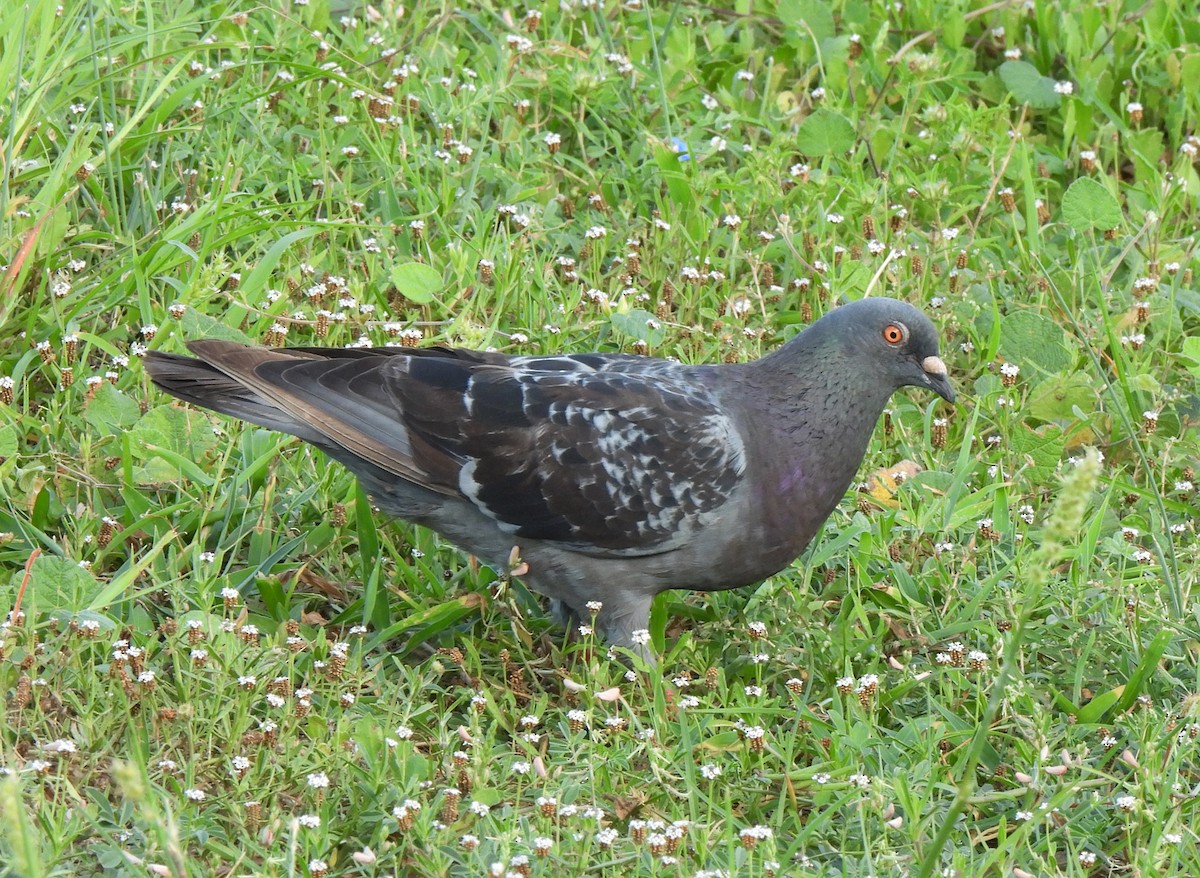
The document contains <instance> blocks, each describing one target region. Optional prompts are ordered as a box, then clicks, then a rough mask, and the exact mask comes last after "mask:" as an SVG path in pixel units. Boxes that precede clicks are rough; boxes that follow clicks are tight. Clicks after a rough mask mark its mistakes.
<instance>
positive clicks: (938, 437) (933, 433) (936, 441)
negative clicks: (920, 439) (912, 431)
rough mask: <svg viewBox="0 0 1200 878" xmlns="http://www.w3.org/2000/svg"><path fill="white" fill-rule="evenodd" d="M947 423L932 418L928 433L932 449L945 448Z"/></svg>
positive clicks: (941, 419)
mask: <svg viewBox="0 0 1200 878" xmlns="http://www.w3.org/2000/svg"><path fill="white" fill-rule="evenodd" d="M947 423H948V422H947V421H946V419H945V418H934V419H933V425H932V427H931V428H930V431H929V442H930V444H931V445H933V447H934V448H945V447H946V434H947Z"/></svg>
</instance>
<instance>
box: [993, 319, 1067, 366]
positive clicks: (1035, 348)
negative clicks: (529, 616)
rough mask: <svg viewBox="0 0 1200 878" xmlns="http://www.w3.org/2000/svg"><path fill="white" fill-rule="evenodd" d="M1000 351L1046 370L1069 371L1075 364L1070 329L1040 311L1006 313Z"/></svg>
mask: <svg viewBox="0 0 1200 878" xmlns="http://www.w3.org/2000/svg"><path fill="white" fill-rule="evenodd" d="M1000 354H1001V356H1003V357H1004V359H1005V360H1008V361H1009V362H1011V363H1016V364H1017V365H1018V366H1020V367H1022V368H1027V367H1029V366H1032V367H1034V368H1035V369H1036V370H1038V371H1039V372H1041V373H1043V374H1049V375H1053V374H1056V373H1058V372H1065V371H1066V370H1067V368H1068V367H1069V366H1070V365H1071V360H1072V356H1071V352H1070V350H1069V349H1068V348H1067V333H1066V331H1065V330H1064V329H1063V328H1062V327H1061V326H1059V325H1058V324H1057V323H1055V322H1054V321H1053V320H1051V319H1050V318H1049V317H1044V316H1042V315H1041V314H1039V313H1037V312H1036V311H1016V312H1013V313H1012V314H1006V315H1004V317H1002V318H1001V322H1000Z"/></svg>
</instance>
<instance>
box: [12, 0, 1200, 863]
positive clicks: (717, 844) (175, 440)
mask: <svg viewBox="0 0 1200 878" xmlns="http://www.w3.org/2000/svg"><path fill="white" fill-rule="evenodd" d="M331 6H332V8H331ZM642 6H643V4H638V3H628V4H618V3H615V2H612V0H609V2H595V3H582V2H570V3H564V4H559V3H556V2H545V3H531V4H529V5H527V6H523V7H509V6H506V5H493V4H491V3H489V2H473V3H465V4H462V5H461V6H454V5H452V4H441V3H419V4H411V5H410V7H411V8H408V9H407V10H404V11H403V13H402V12H401V9H400V8H399V7H397V6H396V5H395V4H393V3H391V2H383V3H379V4H377V5H376V6H375V7H367V6H365V5H359V4H351V3H343V4H339V3H338V2H336V0H334V2H332V4H331V3H329V2H323V0H311V2H309V3H307V4H301V3H296V2H295V0H293V2H290V3H289V2H286V0H271V2H268V3H263V4H259V5H250V4H237V3H228V4H221V3H216V4H192V3H186V2H184V3H162V2H158V0H147V2H144V3H140V4H120V3H115V2H110V0H90V2H89V0H67V2H65V3H63V4H62V5H61V6H57V5H56V4H54V3H48V2H43V0H30V2H28V3H25V4H4V5H3V9H2V10H0V81H2V82H3V83H4V84H5V86H6V87H5V89H4V93H5V94H6V96H7V97H6V106H5V112H4V113H3V116H2V123H0V138H2V144H3V152H2V156H0V161H2V167H3V171H4V173H3V175H2V176H0V263H3V264H4V265H5V266H6V268H5V270H4V273H3V274H2V275H0V400H2V402H0V568H2V569H0V606H3V607H4V608H5V611H6V612H8V611H12V613H13V615H10V617H9V621H8V624H7V625H6V626H5V627H4V629H3V631H2V632H0V690H2V691H3V693H4V696H5V703H4V713H3V718H4V719H3V724H2V725H0V773H2V774H3V776H2V777H0V814H2V815H3V828H2V830H0V875H5V876H9V875H12V876H23V878H24V876H29V878H41V876H51V875H100V874H103V875H138V876H140V875H145V874H152V875H174V876H185V875H197V876H198V875H211V874H218V875H266V876H285V875H286V876H292V875H355V874H362V875H376V874H378V875H391V874H396V875H443V874H445V875H480V874H483V875H509V874H513V875H516V874H520V875H528V874H536V875H547V876H548V875H555V876H558V875H569V874H598V875H612V876H616V875H689V876H694V875H709V876H715V875H738V876H760V875H798V876H817V875H851V876H860V875H861V876H868V875H873V876H874V875H879V876H881V875H920V876H928V875H933V874H938V875H944V874H961V875H980V876H983V875H1010V874H1011V875H1017V876H1022V875H1050V874H1054V875H1068V876H1085V875H1087V876H1094V875H1099V874H1120V873H1126V872H1129V873H1132V874H1163V875H1190V874H1196V873H1197V872H1198V871H1200V849H1198V842H1200V837H1198V836H1197V833H1196V831H1195V829H1194V826H1195V824H1196V822H1197V813H1196V789H1197V784H1198V783H1200V775H1198V771H1200V760H1198V755H1197V743H1196V739H1197V738H1198V737H1200V717H1197V710H1198V708H1197V700H1196V694H1195V693H1196V691H1197V687H1198V681H1197V673H1198V670H1197V667H1198V665H1197V643H1198V642H1200V619H1198V616H1197V606H1198V605H1197V600H1196V597H1195V595H1194V592H1195V589H1196V585H1197V543H1196V533H1195V521H1194V515H1195V484H1194V483H1195V479H1196V476H1195V471H1194V470H1195V467H1196V465H1197V457H1198V446H1197V430H1196V424H1197V419H1198V417H1200V398H1198V397H1197V394H1196V379H1197V377H1198V376H1200V342H1198V341H1197V338H1198V336H1200V292H1198V291H1197V286H1196V281H1195V270H1196V267H1197V266H1196V262H1197V256H1196V238H1195V228H1196V196H1197V193H1198V191H1200V178H1198V176H1197V165H1196V158H1197V150H1198V149H1200V142H1198V141H1197V140H1196V138H1195V131H1196V127H1197V120H1198V119H1200V106H1198V104H1200V95H1198V94H1197V92H1196V90H1195V89H1192V88H1188V87H1187V85H1188V83H1192V82H1195V80H1196V77H1197V75H1200V49H1198V48H1197V46H1200V23H1198V22H1200V19H1198V18H1197V16H1196V15H1195V9H1194V7H1193V6H1192V5H1191V4H1186V3H1170V2H1161V3H1155V4H1147V5H1144V6H1143V5H1140V4H1132V3H1120V2H1102V3H1097V4H1091V5H1089V6H1088V7H1087V8H1083V9H1080V8H1079V7H1078V6H1077V5H1076V4H1068V3H1063V2H1053V0H1045V2H1043V0H1037V2H1034V3H1031V4H1027V5H1026V4H1019V3H1003V2H1002V3H996V4H990V5H988V6H980V5H976V4H955V3H950V2H947V0H914V2H911V3H905V4H902V5H892V6H886V7H885V6H884V5H883V4H860V3H850V2H837V3H834V4H832V6H831V8H826V6H825V5H823V4H816V3H809V2H805V0H793V2H787V3H781V4H778V8H776V5H775V4H764V3H758V2H753V0H746V2H740V3H737V4H718V5H698V4H692V3H684V2H680V3H669V4H667V3H664V4H654V5H653V6H647V7H646V8H641V7H642ZM768 6H769V7H770V8H768ZM316 32H319V34H318V33H316ZM635 242H636V243H635ZM865 294H888V295H894V296H898V297H901V298H905V299H907V300H909V301H912V302H914V303H916V304H918V305H920V306H922V307H923V308H924V309H925V310H926V311H927V312H928V313H930V314H931V316H932V317H933V318H934V320H935V322H936V323H937V324H938V326H939V329H940V331H941V332H942V334H943V340H944V341H943V345H944V347H943V350H944V352H945V354H946V359H947V361H948V362H949V365H950V369H951V373H952V376H953V378H954V381H955V383H956V385H957V386H958V388H959V389H960V391H961V394H962V400H961V401H960V405H959V406H958V407H957V408H955V409H950V408H948V407H946V406H944V405H943V404H941V403H937V402H931V401H930V400H929V399H928V398H927V395H923V394H920V393H911V394H910V393H901V394H899V395H897V396H896V397H895V398H894V400H893V406H892V410H891V412H890V413H889V415H888V418H887V422H886V424H885V425H883V426H881V427H880V429H878V430H877V431H876V435H875V437H874V441H873V443H872V445H871V449H870V451H869V453H868V459H867V461H866V462H865V463H864V467H863V478H864V480H866V479H871V480H872V481H871V483H870V484H869V485H865V486H864V488H863V490H861V491H859V492H856V493H855V495H854V496H853V497H850V498H847V500H846V501H845V502H844V503H843V504H842V505H841V508H840V509H839V511H838V512H837V513H835V515H834V517H833V518H832V519H831V520H830V522H829V524H828V525H827V527H826V529H825V533H824V534H823V535H822V536H821V537H820V538H819V539H818V540H817V541H815V543H814V545H813V546H812V548H811V549H810V550H809V551H808V553H807V554H806V555H805V557H803V558H801V559H800V560H799V561H798V562H797V563H796V565H795V566H794V567H793V568H792V569H791V570H789V571H786V572H785V573H783V574H780V575H778V576H776V577H773V578H772V579H770V580H768V581H767V582H765V583H763V584H762V585H761V586H758V587H756V588H752V589H745V590H741V591H738V592H733V593H725V594H715V595H690V594H688V593H686V592H676V593H670V594H668V595H664V596H663V598H662V599H660V603H659V606H658V607H657V611H656V617H655V618H656V630H655V632H654V635H655V638H656V644H657V645H658V646H659V647H660V651H661V654H662V656H663V659H662V668H661V672H648V671H645V670H628V669H627V666H626V665H624V664H622V663H620V662H616V661H612V660H609V659H608V658H607V657H606V654H605V650H604V647H603V645H602V644H598V643H596V642H595V641H594V639H593V638H591V637H589V636H584V637H582V638H580V639H579V640H577V641H575V642H571V643H565V642H564V640H563V636H562V632H561V631H558V630H557V629H555V628H554V627H553V625H552V624H551V623H550V622H549V620H548V618H547V616H546V615H545V613H544V611H543V609H542V607H541V605H540V601H539V599H538V598H537V597H536V596H535V595H532V594H530V593H529V592H527V591H526V590H525V589H524V588H523V586H522V585H521V584H520V582H519V581H511V582H510V581H508V580H507V579H506V578H505V577H504V576H503V575H501V574H502V573H503V571H501V572H499V573H497V572H494V571H490V570H488V569H486V568H484V569H478V568H477V567H476V566H474V565H472V564H471V563H469V561H468V560H467V559H465V558H464V557H463V556H462V555H461V554H460V553H458V552H457V551H456V550H455V549H454V548H453V547H452V546H449V545H446V544H444V543H442V542H440V541H439V540H438V539H437V537H436V536H434V535H432V534H430V533H428V532H424V531H417V530H413V529H411V528H409V527H407V526H404V525H403V524H401V525H391V524H388V523H385V522H384V521H382V520H381V519H378V518H377V517H376V516H374V515H373V514H372V512H371V510H370V507H369V503H368V502H367V500H366V498H365V497H363V496H362V494H361V493H360V492H359V491H358V489H357V488H356V487H355V485H354V483H353V481H352V480H351V479H350V478H349V477H348V476H347V474H346V473H345V472H344V471H342V470H341V469H339V468H338V467H337V466H336V465H331V464H330V463H329V462H328V461H327V460H325V459H324V458H323V457H322V456H321V455H320V454H319V453H316V452H313V451H311V450H310V449H309V448H307V447H305V446H302V445H300V444H299V443H297V442H296V441H293V440H290V439H287V438H285V437H281V436H278V435H274V434H270V433H267V432H265V431H261V430H255V429H246V428H244V427H243V426H242V425H239V424H236V423H233V422H230V421H228V420H226V419H222V418H217V417H210V416H209V415H208V414H206V413H203V412H199V411H194V410H188V409H185V408H182V407H179V406H176V405H174V404H172V403H171V402H170V401H169V400H168V399H165V398H164V397H163V396H162V395H161V394H159V393H157V392H155V391H154V390H153V389H151V388H150V387H149V386H148V382H147V380H146V378H145V375H144V373H143V371H142V369H141V368H140V366H139V364H138V354H139V352H141V351H144V350H145V349H146V348H155V349H165V350H180V349H181V348H182V343H183V341H184V340H185V339H188V338H192V337H199V336H205V335H216V336H222V337H227V338H233V339H241V340H249V341H259V342H264V343H275V344H278V343H287V344H334V345H340V344H350V343H357V342H358V340H359V339H361V338H365V339H367V340H368V341H369V342H371V343H375V344H381V343H385V342H387V341H394V342H405V343H414V342H419V343H423V344H424V343H449V344H459V345H466V346H473V347H489V346H491V347H496V348H498V349H500V350H505V351H513V352H538V353H550V352H555V351H560V350H572V351H574V350H584V349H598V350H613V351H615V350H625V351H639V352H647V353H653V354H656V355H663V356H674V357H678V358H680V359H683V360H687V361H695V362H699V361H716V360H721V359H726V360H743V359H747V358H751V357H754V356H757V355H759V354H760V353H762V352H764V351H766V350H769V349H772V348H774V347H775V346H776V345H777V344H778V343H779V342H780V341H781V340H782V339H784V338H787V337H789V336H790V335H791V334H792V333H794V332H795V331H797V329H798V328H800V327H802V326H803V325H804V324H806V323H808V322H809V321H811V320H812V319H815V318H816V317H817V316H819V315H820V314H821V313H823V312H824V311H825V310H827V309H828V308H829V307H831V304H832V302H833V301H835V300H836V299H838V298H840V297H848V298H856V297H859V296H862V295H865ZM1013 367H1016V368H1015V369H1014V368H1013ZM1089 449H1094V450H1095V451H1089ZM898 471H902V472H907V473H910V476H909V477H908V478H906V479H904V480H903V481H902V483H900V484H896V482H895V481H894V480H890V479H889V476H890V474H891V473H894V472H898Z"/></svg>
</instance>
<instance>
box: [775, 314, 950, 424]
mask: <svg viewBox="0 0 1200 878" xmlns="http://www.w3.org/2000/svg"><path fill="white" fill-rule="evenodd" d="M771 361H773V362H772V368H774V369H780V370H782V371H783V372H785V373H791V374H795V375H796V377H797V379H798V380H799V381H800V383H801V384H808V385H812V384H814V383H815V384H816V385H817V386H821V387H824V388H826V389H827V390H828V391H829V392H831V393H835V394H842V396H841V399H842V400H843V402H845V401H846V400H848V399H853V400H854V402H855V406H854V408H856V409H857V410H859V411H862V412H865V413H868V414H869V415H870V418H874V417H876V416H877V415H878V412H874V414H870V413H871V412H872V411H873V410H874V409H875V408H880V409H882V408H883V406H884V404H885V403H886V402H887V399H888V397H890V396H891V395H892V394H893V393H894V392H895V391H897V390H899V389H900V388H901V387H906V386H908V385H915V386H917V387H925V388H928V389H929V390H932V391H933V392H934V393H937V394H938V395H939V396H941V397H942V398H943V399H944V400H946V401H947V402H954V398H955V394H954V388H953V387H951V386H950V380H949V378H948V377H947V374H946V364H945V363H943V362H942V358H941V356H940V355H939V354H938V339H937V330H936V329H934V327H933V324H932V323H930V322H929V318H928V317H926V316H925V315H924V314H922V313H921V312H920V311H918V310H917V309H916V308H914V307H913V306H912V305H909V304H908V303H906V302H900V301H897V300H896V299H887V298H882V297H880V298H870V299H860V300H858V301H857V302H849V303H848V304H845V305H842V306H841V307H839V308H835V309H834V310H832V311H830V312H829V313H828V314H826V315H825V316H824V317H822V318H821V319H820V320H818V321H817V322H816V323H814V324H813V325H812V326H810V327H808V329H806V330H804V332H802V333H800V334H799V335H798V336H796V337H795V338H794V339H792V340H791V341H790V342H788V343H787V344H786V345H784V346H783V347H781V348H779V349H778V350H777V351H775V353H773V354H770V355H768V356H767V357H766V358H764V359H763V360H762V361H760V362H763V363H764V364H765V363H768V362H771ZM786 386H787V385H786V384H784V385H781V387H780V389H782V387H786Z"/></svg>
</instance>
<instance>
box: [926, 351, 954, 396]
mask: <svg viewBox="0 0 1200 878" xmlns="http://www.w3.org/2000/svg"><path fill="white" fill-rule="evenodd" d="M921 368H922V369H924V370H925V382H926V383H927V384H928V385H929V388H930V389H931V390H933V391H934V392H935V393H937V395H938V396H940V397H941V398H942V399H944V400H946V402H951V403H952V402H954V388H953V387H951V386H950V378H949V377H948V376H947V374H946V364H945V363H943V362H942V358H941V357H926V358H925V359H924V360H922V361H921Z"/></svg>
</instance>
